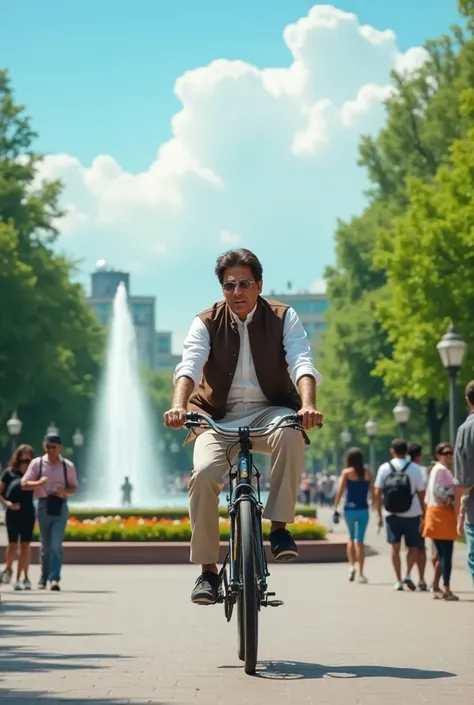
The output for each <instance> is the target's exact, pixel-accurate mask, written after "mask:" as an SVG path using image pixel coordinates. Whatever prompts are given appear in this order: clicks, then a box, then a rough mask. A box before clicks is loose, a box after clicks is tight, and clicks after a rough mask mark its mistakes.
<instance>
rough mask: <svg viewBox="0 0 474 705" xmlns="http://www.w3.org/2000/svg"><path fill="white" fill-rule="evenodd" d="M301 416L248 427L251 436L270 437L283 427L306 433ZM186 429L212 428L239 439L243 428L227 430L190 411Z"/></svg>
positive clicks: (295, 415) (297, 415)
mask: <svg viewBox="0 0 474 705" xmlns="http://www.w3.org/2000/svg"><path fill="white" fill-rule="evenodd" d="M301 420H302V419H301V416H300V415H299V414H285V415H284V416H281V417H280V418H279V419H278V420H277V421H273V422H272V423H269V424H267V425H266V426H254V427H251V426H250V427H248V430H249V435H250V436H251V437H252V436H260V437H265V436H269V435H270V433H273V432H274V431H277V430H278V429H279V428H281V427H282V426H284V427H285V426H286V427H288V428H294V429H296V430H298V431H302V432H304V430H305V429H304V428H303V426H302V425H301ZM184 425H185V426H186V428H188V429H193V428H212V429H213V430H214V431H216V433H219V434H220V435H221V436H224V437H225V436H226V437H236V436H237V437H238V436H239V435H240V429H241V428H243V427H240V428H239V427H235V428H227V427H225V426H221V425H220V424H218V423H216V422H215V421H214V420H213V419H211V417H210V416H206V414H201V413H199V412H198V411H190V412H188V413H187V414H186V422H185V424H184ZM322 425H323V424H322V423H321V424H318V426H317V428H321V427H322ZM245 428H246V427H245Z"/></svg>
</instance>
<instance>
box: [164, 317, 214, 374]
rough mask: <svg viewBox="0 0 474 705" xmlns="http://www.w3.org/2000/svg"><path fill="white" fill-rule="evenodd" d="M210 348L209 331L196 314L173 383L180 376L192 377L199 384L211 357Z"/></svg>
mask: <svg viewBox="0 0 474 705" xmlns="http://www.w3.org/2000/svg"><path fill="white" fill-rule="evenodd" d="M209 350H210V338H209V332H208V330H207V328H206V326H205V325H204V323H203V322H202V321H201V319H200V318H199V316H196V318H195V319H194V320H193V322H192V324H191V328H190V329H189V332H188V334H187V336H186V339H185V341H184V345H183V357H182V360H181V362H180V363H179V364H178V365H177V366H176V370H175V372H174V377H173V384H176V382H177V381H178V379H179V378H180V377H190V378H191V379H192V380H193V382H194V385H195V386H196V385H198V384H199V382H200V381H201V376H202V371H203V369H204V365H205V364H206V362H207V360H208V358H209Z"/></svg>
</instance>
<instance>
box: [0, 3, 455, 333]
mask: <svg viewBox="0 0 474 705" xmlns="http://www.w3.org/2000/svg"><path fill="white" fill-rule="evenodd" d="M314 4H315V3H314V2H309V1H304V0H273V2H269V1H268V0H259V1H258V2H255V0H240V1H239V2H234V1H232V2H231V0H229V1H228V2H220V1H219V0H213V1H211V0H174V1H173V2H165V0H133V2H132V0H113V2H112V1H111V0H109V1H108V2H106V1H105V0H103V1H102V2H97V1H96V0H82V1H81V2H76V3H65V2H64V1H60V0H43V1H42V2H41V3H38V2H37V1H36V0H27V1H25V0H10V2H6V3H3V4H2V7H1V9H0V65H1V66H6V67H7V68H9V70H10V72H11V78H12V81H13V84H14V88H15V90H16V93H17V97H18V99H19V100H20V101H21V102H23V103H25V104H26V106H27V109H28V112H29V114H30V115H31V116H32V118H33V122H34V127H35V129H36V130H37V131H38V133H39V135H40V136H39V140H38V148H39V149H41V150H43V151H44V152H47V153H50V154H51V155H52V157H51V158H50V159H49V160H48V162H47V164H45V171H44V176H46V177H57V176H59V177H61V178H62V179H63V180H64V182H65V192H64V205H65V207H66V208H67V209H68V211H69V215H68V217H67V218H66V219H65V220H64V221H63V223H62V225H61V228H62V230H64V233H63V235H62V237H61V240H60V244H59V245H58V246H59V247H61V248H62V249H65V250H66V251H67V252H69V253H70V254H72V255H74V257H76V258H79V259H81V260H82V265H81V270H82V271H81V275H80V276H81V279H82V280H83V281H86V280H87V276H86V275H87V272H88V271H90V269H91V267H92V266H93V263H94V262H95V260H97V259H99V258H101V257H104V258H105V259H106V260H107V261H108V262H110V264H111V265H113V266H115V267H117V268H121V267H123V268H125V269H127V268H128V267H130V269H131V271H132V282H133V283H132V287H133V290H134V292H135V293H137V294H154V295H156V296H157V297H158V302H157V309H158V321H157V322H158V324H159V326H160V327H161V328H168V329H170V328H171V329H173V330H174V331H175V332H176V342H177V344H178V345H179V342H180V341H181V340H182V337H183V335H184V332H185V330H186V328H187V326H188V324H189V322H190V320H191V318H192V316H193V314H194V313H195V312H196V310H197V308H201V307H204V306H206V305H207V304H208V303H210V302H212V301H213V300H215V299H216V298H219V296H220V293H219V290H218V288H217V287H216V284H215V282H214V279H213V275H212V269H213V261H214V259H215V257H216V256H217V255H218V254H219V253H220V252H221V251H223V250H224V249H226V247H227V246H231V245H233V244H234V243H235V244H237V243H238V244H240V245H242V246H248V247H251V248H254V249H255V250H256V251H257V254H259V256H260V257H261V259H262V261H263V263H264V269H265V272H266V277H265V282H266V284H267V289H268V288H276V289H278V288H281V287H283V286H284V283H285V282H286V281H287V280H289V279H291V280H293V281H294V282H295V286H297V287H300V288H306V287H310V286H312V285H313V286H318V285H317V284H315V282H318V280H320V279H321V277H322V274H323V271H324V267H325V266H326V265H328V264H330V263H331V261H332V258H333V249H332V232H333V230H334V226H335V222H336V219H337V218H338V217H342V218H347V217H350V215H351V214H353V213H357V212H359V211H360V209H361V208H362V207H363V204H364V199H363V195H362V193H363V190H364V188H365V186H366V182H365V178H364V174H363V173H362V172H360V170H358V169H357V167H356V166H355V159H356V154H357V152H356V148H357V142H358V140H359V138H360V135H361V134H364V133H373V134H376V132H377V131H378V129H380V127H381V125H382V124H383V108H382V107H381V100H382V99H383V97H386V93H385V92H384V91H385V90H386V89H387V86H388V85H389V78H388V74H389V71H390V68H392V67H393V66H394V65H395V62H396V61H399V62H400V61H402V62H403V58H400V57H403V55H404V53H405V52H407V51H408V50H410V49H412V48H413V47H417V46H420V45H422V44H423V42H424V41H425V40H426V39H427V38H431V37H436V36H439V35H440V34H441V33H442V32H445V31H446V30H447V28H448V27H449V25H450V24H452V23H453V22H455V21H457V13H456V4H455V2H454V0H443V2H433V1H432V0H431V1H430V0H417V1H416V2H413V0H411V1H410V0H398V1H397V2H381V1H380V0H352V1H351V0H340V1H339V2H337V3H336V4H335V6H334V8H336V9H337V11H343V12H346V13H354V15H356V18H352V19H351V18H350V17H349V16H347V15H344V14H342V13H341V12H339V13H338V12H337V11H336V9H334V8H333V9H331V8H329V9H328V8H327V6H322V5H321V6H320V7H319V9H318V13H314V12H313V15H312V16H311V18H312V19H308V17H307V16H308V13H309V11H310V10H311V8H312V7H313V6H314ZM305 17H306V20H304V18H305ZM298 20H301V21H300V23H299V24H297V25H295V28H294V29H293V30H291V31H290V32H289V33H288V36H289V37H290V38H289V39H288V38H287V41H286V43H285V41H284V39H283V32H284V29H285V27H286V26H287V25H289V24H294V23H297V22H298ZM363 25H370V26H371V27H373V28H374V29H375V30H378V31H379V32H382V31H384V30H387V29H390V30H392V31H393V33H394V35H395V36H394V37H390V36H388V35H387V34H385V35H378V39H377V38H376V39H374V37H373V35H371V34H370V33H367V32H365V31H364V30H362V32H361V30H360V27H361V26H363ZM285 36H286V35H285ZM288 42H289V44H290V46H289V45H288ZM395 49H396V51H397V52H398V54H397V56H398V58H397V57H396V56H395V53H394V51H395ZM295 52H296V54H297V56H296V58H295ZM298 52H299V54H298ZM405 57H406V58H405V60H404V61H405V63H404V64H403V66H404V67H405V68H407V69H410V68H413V66H416V63H417V61H418V60H419V54H417V53H416V51H415V52H413V51H412V53H411V54H408V55H406V54H405ZM219 59H228V60H231V61H234V62H240V63H233V64H232V63H229V62H227V63H219V62H218V63H217V64H216V63H214V64H213V63H212V62H215V61H216V60H219ZM242 62H244V63H242ZM292 62H295V63H296V64H298V65H297V66H296V68H295V73H294V74H288V72H287V75H285V76H283V75H276V76H275V75H273V78H272V77H271V74H268V72H267V69H273V68H280V69H288V68H289V67H290V65H291V64H292ZM397 66H398V64H397ZM198 67H208V68H207V69H206V68H203V70H202V71H201V72H196V71H195V69H196V68H198ZM298 71H300V73H301V72H303V73H304V75H305V77H306V79H305V80H304V81H303V82H301V81H302V80H303V79H301V75H300V73H298ZM262 72H263V73H262ZM183 74H184V75H185V78H184V79H180V83H179V84H178V88H177V93H178V95H177V94H176V92H175V85H176V81H177V79H179V78H180V77H182V76H183ZM267 79H268V80H267ZM300 84H301V85H300ZM303 84H304V85H303ZM364 87H365V88H364ZM183 102H184V110H183V111H182V113H181V117H180V118H178V119H177V120H175V122H173V123H172V120H173V116H176V114H178V113H179V112H180V111H181V110H182V108H183ZM160 145H168V146H165V148H164V152H163V150H162V154H161V156H160V157H158V158H157V151H158V149H159V148H160ZM171 301H173V304H172V305H170V304H171ZM196 307H197V308H196Z"/></svg>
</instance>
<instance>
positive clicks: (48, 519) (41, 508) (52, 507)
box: [21, 434, 78, 591]
mask: <svg viewBox="0 0 474 705" xmlns="http://www.w3.org/2000/svg"><path fill="white" fill-rule="evenodd" d="M43 448H44V451H45V454H44V455H43V456H41V457H39V458H35V459H34V460H33V461H32V462H31V463H30V465H29V467H28V470H27V471H26V473H25V474H24V476H23V479H22V481H21V484H22V487H23V488H24V489H28V490H31V489H32V490H34V495H35V497H36V498H37V499H38V523H39V529H40V541H41V578H40V582H39V584H38V587H39V588H40V589H45V588H46V587H47V584H48V582H49V584H50V589H51V590H54V591H59V590H60V580H61V568H62V561H63V555H62V542H63V537H64V532H65V530H66V525H67V520H68V517H69V510H68V505H67V499H68V497H69V496H71V495H72V494H74V493H75V492H76V491H77V486H78V483H77V475H76V469H75V467H74V465H73V463H71V461H70V460H66V459H65V458H63V457H62V455H61V451H62V449H63V445H62V441H61V438H60V436H59V435H57V434H47V435H46V436H45V439H44V442H43Z"/></svg>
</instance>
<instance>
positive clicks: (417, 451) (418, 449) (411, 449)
mask: <svg viewBox="0 0 474 705" xmlns="http://www.w3.org/2000/svg"><path fill="white" fill-rule="evenodd" d="M422 452H423V446H421V445H420V444H419V443H410V445H409V446H408V455H409V456H410V458H411V459H412V460H415V459H416V458H419V457H420V455H421V454H422Z"/></svg>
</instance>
